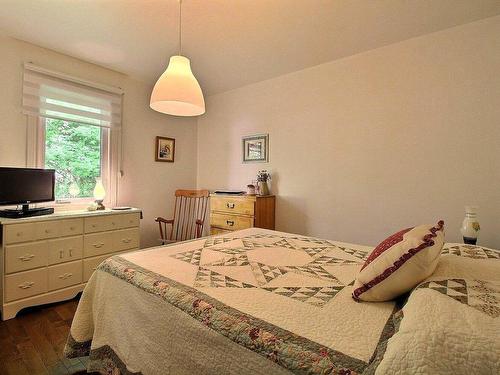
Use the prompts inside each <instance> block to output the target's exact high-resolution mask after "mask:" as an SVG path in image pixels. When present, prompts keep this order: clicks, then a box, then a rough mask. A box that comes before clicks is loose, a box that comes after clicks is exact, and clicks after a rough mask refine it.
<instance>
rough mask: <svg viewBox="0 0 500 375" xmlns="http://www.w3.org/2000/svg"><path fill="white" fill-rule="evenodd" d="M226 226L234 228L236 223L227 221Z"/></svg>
mask: <svg viewBox="0 0 500 375" xmlns="http://www.w3.org/2000/svg"><path fill="white" fill-rule="evenodd" d="M226 224H227V225H229V226H230V227H232V226H233V225H234V221H233V220H226Z"/></svg>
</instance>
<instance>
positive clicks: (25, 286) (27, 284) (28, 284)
mask: <svg viewBox="0 0 500 375" xmlns="http://www.w3.org/2000/svg"><path fill="white" fill-rule="evenodd" d="M33 285H35V283H34V282H33V281H25V282H24V283H22V284H21V285H18V287H19V288H21V289H29V288H31V287H32V286H33Z"/></svg>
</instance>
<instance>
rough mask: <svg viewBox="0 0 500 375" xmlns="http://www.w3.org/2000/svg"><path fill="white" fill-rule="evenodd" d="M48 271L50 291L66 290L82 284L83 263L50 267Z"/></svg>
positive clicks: (79, 261) (77, 262)
mask: <svg viewBox="0 0 500 375" xmlns="http://www.w3.org/2000/svg"><path fill="white" fill-rule="evenodd" d="M47 270H48V276H49V277H48V280H49V291H51V290H56V289H61V288H66V287H68V286H71V285H75V284H80V283H81V282H82V261H81V260H78V261H76V262H71V263H65V264H59V265H57V266H50V267H48V268H47Z"/></svg>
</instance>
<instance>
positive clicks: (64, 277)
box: [59, 272, 73, 280]
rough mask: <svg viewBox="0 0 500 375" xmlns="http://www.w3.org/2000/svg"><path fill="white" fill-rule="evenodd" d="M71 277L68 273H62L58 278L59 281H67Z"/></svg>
mask: <svg viewBox="0 0 500 375" xmlns="http://www.w3.org/2000/svg"><path fill="white" fill-rule="evenodd" d="M71 276H73V274H72V273H69V272H68V273H64V274H62V275H59V278H60V279H61V280H66V279H69V278H70V277H71Z"/></svg>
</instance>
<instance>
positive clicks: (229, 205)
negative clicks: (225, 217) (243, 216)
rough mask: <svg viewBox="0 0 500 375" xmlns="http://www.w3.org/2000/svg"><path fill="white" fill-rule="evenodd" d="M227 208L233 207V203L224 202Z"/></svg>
mask: <svg viewBox="0 0 500 375" xmlns="http://www.w3.org/2000/svg"><path fill="white" fill-rule="evenodd" d="M226 207H227V208H234V203H226Z"/></svg>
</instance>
